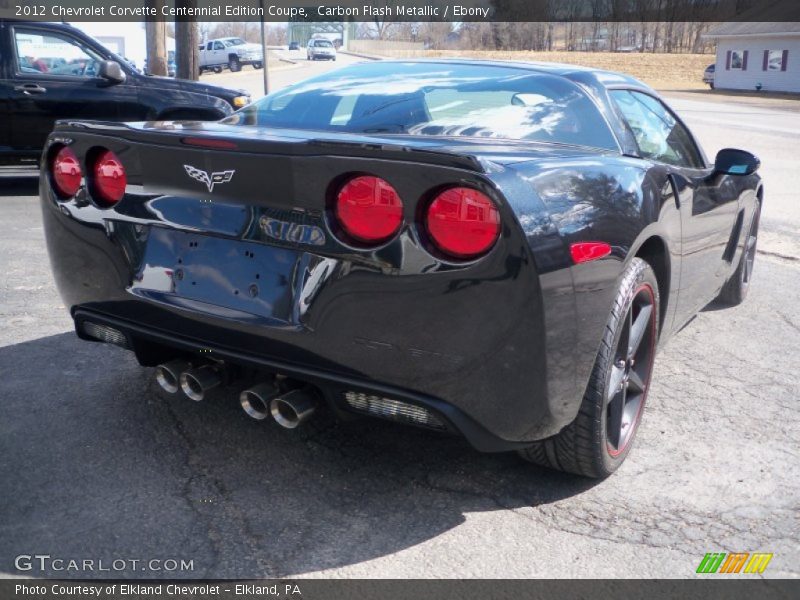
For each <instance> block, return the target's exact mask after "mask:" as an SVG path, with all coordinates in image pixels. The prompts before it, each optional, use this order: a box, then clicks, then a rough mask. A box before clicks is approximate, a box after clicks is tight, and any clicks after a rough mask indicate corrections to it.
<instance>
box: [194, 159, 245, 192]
mask: <svg viewBox="0 0 800 600" xmlns="http://www.w3.org/2000/svg"><path fill="white" fill-rule="evenodd" d="M183 168H184V169H186V174H187V175H188V176H189V177H191V178H192V179H196V180H197V181H199V182H200V183H205V184H206V187H207V188H208V191H209V192H213V191H214V186H215V185H217V184H221V183H228V182H229V181H230V180H231V179H233V174H234V173H236V171H235V170H233V169H232V170H230V171H217V172H216V173H208V172H206V171H202V170H200V169H198V168H196V167H193V166H192V165H183Z"/></svg>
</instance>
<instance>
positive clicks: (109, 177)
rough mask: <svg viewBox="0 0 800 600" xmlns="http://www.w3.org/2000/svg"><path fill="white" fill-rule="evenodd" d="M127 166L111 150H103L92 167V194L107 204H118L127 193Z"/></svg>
mask: <svg viewBox="0 0 800 600" xmlns="http://www.w3.org/2000/svg"><path fill="white" fill-rule="evenodd" d="M127 185H128V178H127V177H126V176H125V167H123V166H122V162H120V160H119V159H118V158H117V155H116V154H114V153H113V152H111V150H103V152H101V153H100V155H99V156H98V157H97V158H96V159H95V161H94V167H93V168H92V195H93V196H95V199H96V200H100V201H101V202H103V203H105V204H116V203H117V202H119V201H120V200H122V197H123V196H124V195H125V187H126V186H127Z"/></svg>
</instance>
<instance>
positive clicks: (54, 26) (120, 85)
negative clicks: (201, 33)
mask: <svg viewBox="0 0 800 600" xmlns="http://www.w3.org/2000/svg"><path fill="white" fill-rule="evenodd" d="M249 102H250V98H249V96H248V95H247V92H243V91H241V90H229V89H226V88H222V87H217V86H213V85H206V84H204V83H198V82H196V81H185V80H176V79H168V78H165V77H147V76H145V75H142V74H140V73H139V72H137V71H136V69H134V68H133V67H132V66H131V65H130V64H129V63H128V62H127V61H125V60H124V59H122V58H121V57H119V56H117V55H116V54H114V53H113V52H111V51H110V50H108V49H107V48H105V47H104V46H103V45H101V44H99V43H98V42H96V41H95V40H93V39H92V38H91V37H89V36H88V35H86V34H85V33H83V32H82V31H80V30H78V29H75V28H74V27H72V26H70V25H66V24H61V23H34V22H25V21H5V20H0V164H15V163H19V162H25V161H35V160H38V158H39V155H40V154H41V152H42V147H43V146H44V142H45V139H46V138H47V135H48V134H49V133H50V132H51V131H52V129H53V124H54V123H55V121H56V120H57V119H99V120H104V121H147V120H179V119H195V120H209V121H210V120H218V119H221V118H222V117H224V116H226V115H229V114H231V113H232V112H233V111H234V110H236V109H237V108H240V107H242V106H245V105H246V104H248V103H249Z"/></svg>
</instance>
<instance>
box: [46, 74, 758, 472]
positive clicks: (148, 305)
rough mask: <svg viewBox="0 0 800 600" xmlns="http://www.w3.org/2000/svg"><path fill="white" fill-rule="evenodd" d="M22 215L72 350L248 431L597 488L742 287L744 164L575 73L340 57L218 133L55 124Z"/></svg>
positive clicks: (637, 90) (601, 82)
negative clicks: (42, 234) (368, 425)
mask: <svg viewBox="0 0 800 600" xmlns="http://www.w3.org/2000/svg"><path fill="white" fill-rule="evenodd" d="M42 164H43V165H46V168H44V169H43V170H42V175H41V203H42V209H43V214H44V225H45V230H46V235H47V243H48V248H49V253H50V260H51V262H52V266H53V270H54V272H55V277H56V280H57V283H58V287H59V289H60V291H61V294H62V296H63V298H64V300H65V302H66V304H67V306H69V309H70V311H71V314H72V317H73V318H74V321H75V327H76V331H77V334H78V335H79V336H80V337H81V338H83V339H86V340H94V341H101V342H106V343H112V344H116V345H118V346H122V347H124V348H128V349H130V350H132V351H133V352H135V354H136V357H137V359H138V360H139V362H140V363H141V364H142V365H145V366H155V367H156V370H155V374H156V375H155V376H156V378H157V380H158V382H159V384H160V385H161V387H162V388H163V389H165V390H166V391H168V392H171V393H175V392H177V391H178V390H181V389H182V390H183V392H184V393H185V394H186V395H187V396H188V397H189V398H192V399H194V400H200V399H202V398H203V396H204V394H205V392H206V391H207V390H208V389H209V388H212V387H214V386H218V385H227V386H237V387H236V389H237V391H241V394H240V396H239V399H240V402H241V404H242V407H243V408H244V409H245V411H246V412H247V414H249V415H250V416H252V417H254V418H256V419H265V418H267V417H272V418H274V419H275V420H276V421H277V422H278V423H279V424H281V425H283V426H284V427H289V428H293V427H296V426H298V425H300V424H301V423H303V422H304V421H306V420H307V419H308V418H310V417H311V416H312V415H313V413H314V411H315V410H316V409H318V408H320V407H323V406H325V407H327V408H328V409H329V410H331V411H333V413H334V414H336V415H337V416H339V417H341V418H348V417H353V416H357V415H362V416H371V417H377V418H383V419H389V420H393V421H397V422H402V423H407V424H412V425H416V426H419V427H424V428H428V429H433V430H440V431H443V432H454V433H458V434H460V435H463V436H464V437H465V438H466V439H468V440H469V441H470V442H471V443H472V444H473V445H474V446H475V447H476V448H478V449H479V450H483V451H503V450H518V451H519V452H520V454H521V455H522V456H523V457H525V458H526V459H528V460H530V461H532V462H535V463H538V464H541V465H546V466H550V467H553V468H556V469H561V470H564V471H569V472H572V473H578V474H582V475H587V476H592V477H603V476H606V475H608V474H610V473H612V472H613V471H614V470H616V469H617V468H618V467H619V466H620V464H621V463H622V462H623V460H624V459H625V457H626V455H627V454H628V452H629V451H630V448H631V445H632V442H633V438H634V436H635V434H636V430H637V427H638V425H639V422H640V421H641V416H642V411H643V408H644V405H645V400H646V397H647V391H648V388H649V386H650V380H651V374H652V370H653V360H654V358H655V355H656V350H657V347H658V345H659V344H663V343H664V341H665V340H666V339H667V338H668V337H669V336H670V335H671V334H673V333H674V332H675V331H677V330H678V329H680V328H681V327H682V326H683V325H684V324H685V323H686V322H687V321H688V320H689V319H690V318H691V317H692V316H693V315H695V314H696V313H697V312H698V311H699V310H700V309H702V308H703V307H704V306H705V305H707V304H708V303H710V302H711V301H714V300H715V299H716V301H717V302H718V303H721V304H727V305H735V304H738V303H740V302H741V301H742V300H743V299H744V297H745V295H746V294H747V290H748V287H749V284H750V278H751V274H752V270H753V260H754V258H755V249H756V235H757V232H758V223H759V214H760V209H761V202H762V199H763V190H762V184H761V179H760V177H759V176H758V175H757V174H756V171H757V170H758V167H759V161H758V159H757V158H756V157H754V156H753V155H751V154H749V153H747V152H744V151H741V150H723V151H721V152H720V153H719V155H718V156H717V158H716V161H715V163H714V164H709V163H708V161H707V160H706V157H705V156H704V154H703V151H702V150H701V149H700V147H699V146H698V144H697V142H696V141H695V139H694V138H693V136H692V134H691V132H690V131H689V130H688V129H687V128H686V126H685V125H684V124H683V123H682V122H681V120H680V119H679V118H678V117H677V116H676V115H675V113H673V112H672V111H671V110H670V109H669V108H668V107H667V106H666V105H665V104H664V103H663V102H662V101H661V100H660V99H659V97H658V96H657V95H656V94H655V93H654V92H653V90H651V89H650V88H648V87H647V86H645V85H643V84H642V83H640V82H638V81H635V80H633V79H631V78H629V77H626V76H623V75H619V74H614V73H608V72H601V71H596V70H591V69H582V68H577V67H573V66H563V65H548V64H523V63H501V62H477V61H463V60H456V61H397V62H390V61H386V62H375V63H368V64H358V65H355V66H351V67H347V68H345V69H341V70H338V71H336V72H333V73H329V74H326V75H322V76H319V77H316V78H313V79H309V80H307V81H304V82H302V83H299V84H296V85H294V86H291V87H288V88H286V89H284V90H282V91H279V92H276V93H274V94H271V95H269V96H267V97H265V98H263V99H262V100H260V101H259V102H256V103H255V104H252V105H250V106H248V107H246V108H243V109H242V110H240V111H238V112H236V113H234V114H233V115H232V116H229V117H227V118H225V119H223V120H222V121H220V122H215V123H201V122H163V121H162V122H147V123H128V124H118V123H104V122H86V121H76V122H66V121H62V122H60V123H59V124H58V126H57V127H56V129H55V131H54V132H53V133H52V134H51V135H50V137H49V140H48V143H47V146H46V148H45V150H44V156H43V162H42Z"/></svg>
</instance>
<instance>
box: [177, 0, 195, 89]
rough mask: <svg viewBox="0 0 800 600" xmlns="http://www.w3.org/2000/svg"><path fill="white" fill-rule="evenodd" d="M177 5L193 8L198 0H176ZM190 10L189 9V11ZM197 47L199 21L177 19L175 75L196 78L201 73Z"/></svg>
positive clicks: (182, 77) (183, 77)
mask: <svg viewBox="0 0 800 600" xmlns="http://www.w3.org/2000/svg"><path fill="white" fill-rule="evenodd" d="M175 6H176V7H185V8H193V7H194V6H196V0H176V2H175ZM187 12H188V11H187ZM197 50H198V48H197V23H196V22H195V21H194V20H188V19H179V20H177V21H175V62H176V63H177V69H176V73H175V75H176V76H177V77H179V78H180V79H192V80H196V79H197V78H198V77H199V75H200V62H199V56H198V51H197Z"/></svg>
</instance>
